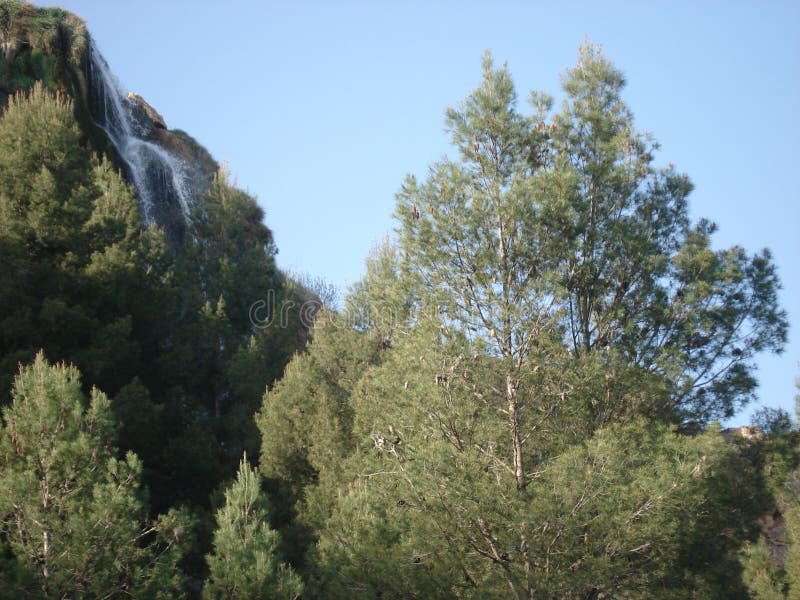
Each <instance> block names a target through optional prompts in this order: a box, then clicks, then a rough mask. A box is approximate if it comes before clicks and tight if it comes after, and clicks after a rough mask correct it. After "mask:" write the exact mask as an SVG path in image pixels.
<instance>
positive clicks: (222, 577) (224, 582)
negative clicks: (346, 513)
mask: <svg viewBox="0 0 800 600" xmlns="http://www.w3.org/2000/svg"><path fill="white" fill-rule="evenodd" d="M268 519H269V510H268V507H267V502H266V499H265V497H264V494H263V492H262V491H261V478H260V477H259V475H258V473H257V471H256V470H255V469H252V468H251V467H250V465H248V463H247V456H246V455H245V456H244V457H243V458H242V461H241V463H240V464H239V472H238V474H237V476H236V481H235V482H234V483H233V484H232V485H231V487H230V488H229V489H228V490H227V491H226V492H225V506H223V507H222V508H220V509H219V510H218V511H217V530H216V531H215V533H214V552H213V554H211V555H209V556H208V557H207V560H208V566H209V570H210V575H209V579H208V581H206V585H205V588H204V590H203V595H204V596H205V597H206V598H220V599H222V598H228V599H231V600H232V599H234V598H237V599H253V600H255V599H256V598H287V599H292V598H298V597H299V596H300V594H301V593H302V591H303V584H302V582H301V581H300V578H299V577H298V576H297V575H295V573H294V572H293V571H292V570H291V568H289V567H286V566H285V565H283V564H281V563H279V562H278V558H277V550H278V543H279V540H278V533H277V532H276V531H273V530H272V529H270V527H269V522H268Z"/></svg>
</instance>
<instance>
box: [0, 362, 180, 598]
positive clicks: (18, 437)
mask: <svg viewBox="0 0 800 600" xmlns="http://www.w3.org/2000/svg"><path fill="white" fill-rule="evenodd" d="M13 395H14V401H13V404H12V405H11V406H10V407H7V408H5V409H4V410H3V420H4V423H3V427H2V429H0V446H2V453H3V455H4V456H5V464H4V465H3V468H2V471H0V515H2V534H3V539H4V540H5V541H6V543H7V544H8V550H9V551H10V553H11V555H12V557H13V558H12V559H10V560H8V561H6V563H5V564H4V565H3V567H4V568H3V570H2V571H0V577H1V578H2V579H3V580H4V583H3V585H2V586H0V587H1V588H2V589H3V594H4V595H5V596H6V597H9V598H11V597H14V598H19V597H26V598H27V597H46V598H63V597H67V596H69V597H76V596H80V597H87V598H112V597H113V598H116V597H125V596H130V595H132V596H134V597H153V598H155V597H162V598H166V597H175V596H177V595H178V594H179V593H180V587H181V584H182V581H181V578H180V575H179V574H178V573H176V571H175V568H176V564H177V561H178V559H179V558H180V555H181V553H182V551H183V550H185V548H183V546H184V545H185V539H181V538H182V533H181V530H183V529H184V528H185V527H186V522H185V517H184V516H181V515H180V514H179V513H170V514H169V515H166V516H165V517H162V518H160V519H158V520H157V521H154V522H147V521H146V514H147V510H146V507H147V501H146V497H145V496H144V495H143V493H142V491H141V488H140V476H141V470H142V466H141V462H140V461H139V459H138V458H137V457H136V455H135V454H133V453H128V455H127V456H126V457H125V458H124V459H117V458H116V457H115V454H116V449H115V448H114V437H115V431H114V430H115V427H114V422H113V416H112V413H111V407H110V402H109V400H108V398H107V397H106V396H105V395H104V394H103V393H102V392H99V391H97V390H96V389H95V390H93V391H92V395H91V399H89V400H87V399H86V397H85V396H84V395H83V393H82V391H81V387H80V381H79V375H78V372H77V370H76V369H75V368H74V367H66V366H64V365H58V366H51V365H50V364H48V363H47V361H46V360H45V359H44V358H43V356H42V355H41V354H39V355H38V356H37V357H36V361H35V362H34V363H33V364H32V365H31V366H30V367H26V368H23V369H22V370H21V371H20V374H19V376H18V377H17V378H16V380H15V383H14V391H13Z"/></svg>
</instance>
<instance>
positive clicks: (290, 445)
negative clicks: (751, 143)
mask: <svg viewBox="0 0 800 600" xmlns="http://www.w3.org/2000/svg"><path fill="white" fill-rule="evenodd" d="M0 49H1V50H2V53H1V54H2V55H1V56H0V259H2V269H0V407H2V419H1V420H0V598H9V599H13V598H123V597H134V598H179V597H187V598H200V597H203V598H215V599H217V598H219V599H222V598H228V599H234V598H236V599H248V598H287V599H292V598H309V599H310V598H364V599H367V598H409V599H411V598H420V599H422V598H476V599H477V598H481V599H483V598H516V599H523V598H526V599H534V598H587V599H588V598H617V597H619V598H749V597H752V598H770V599H771V598H800V541H798V540H800V429H798V427H797V424H796V420H793V419H792V417H791V416H790V415H788V414H787V413H786V412H785V411H782V410H777V409H769V408H767V409H762V410H761V411H759V412H758V413H757V414H756V421H757V422H756V423H754V425H753V426H750V427H745V428H741V429H739V430H721V428H720V426H719V421H720V420H722V419H726V418H729V417H731V416H732V415H734V414H736V413H737V412H738V411H740V410H741V409H742V408H743V407H744V406H746V405H747V404H748V403H749V402H751V401H752V400H753V399H754V397H755V389H756V386H757V380H756V370H755V357H756V356H757V355H758V353H761V352H765V351H766V352H780V351H781V350H782V348H783V345H784V344H785V341H786V336H787V328H788V323H787V317H786V313H785V311H784V310H783V309H782V308H781V307H780V306H779V305H778V301H777V293H778V290H779V289H780V281H779V280H778V277H777V275H776V272H775V267H774V264H773V262H772V259H771V256H770V254H769V252H768V251H767V250H762V251H759V252H755V253H754V252H750V251H748V250H746V249H744V248H741V247H739V246H733V247H731V248H725V249H715V247H714V244H713V243H712V242H713V236H714V233H715V230H716V226H715V225H714V223H713V222H711V221H709V220H699V221H693V220H692V219H691V218H690V216H689V209H688V201H689V196H690V194H691V192H692V183H691V181H690V179H689V178H688V176H687V175H685V174H683V173H681V172H680V171H678V170H677V168H676V167H674V166H672V165H671V164H670V165H669V166H667V167H666V168H661V167H659V166H658V164H657V161H656V153H657V151H658V144H657V143H656V141H655V140H654V139H653V138H652V137H651V136H650V135H649V134H644V133H641V132H639V131H637V130H636V129H635V127H634V121H633V115H632V112H631V110H630V108H629V107H628V106H627V105H626V104H625V102H624V101H623V99H622V96H623V91H624V88H625V79H624V77H623V76H622V74H621V71H620V70H619V69H618V68H617V67H616V66H614V65H613V64H612V63H611V62H610V61H609V60H608V59H607V58H606V57H605V56H604V55H603V53H602V52H601V50H600V49H599V48H597V47H594V46H592V45H590V44H588V43H587V44H586V45H584V46H583V47H582V48H581V49H580V50H579V54H578V60H577V64H576V65H575V67H573V68H571V69H569V70H568V71H567V72H566V73H565V74H564V76H563V79H562V82H563V90H562V92H563V98H564V100H563V102H562V103H561V104H560V105H559V106H556V105H555V102H554V101H553V99H552V97H551V96H549V95H547V94H546V93H543V92H538V91H534V92H531V93H530V95H529V108H526V109H525V110H521V108H520V103H519V102H518V99H517V92H516V89H515V86H514V83H513V80H512V77H511V74H510V72H509V70H508V68H507V67H506V66H502V67H497V66H496V65H495V64H494V62H493V60H492V57H491V55H489V54H488V53H487V55H486V56H485V57H484V60H483V65H482V79H481V83H480V85H479V86H478V87H477V89H475V90H474V91H473V92H472V93H471V94H470V95H469V96H467V98H465V99H464V100H463V101H462V102H460V103H459V104H458V105H457V106H456V107H453V108H448V109H447V111H446V114H445V126H446V130H447V132H448V133H449V135H450V139H451V142H452V147H453V157H450V158H443V159H441V160H440V161H438V162H435V163H434V164H432V165H431V166H430V169H429V171H428V174H427V177H426V179H424V180H418V179H416V178H415V177H412V176H408V177H407V178H406V180H405V181H403V182H398V184H399V191H398V193H397V196H396V210H395V215H394V217H395V223H396V231H395V234H396V235H394V236H393V237H392V238H391V239H390V240H387V241H386V242H385V243H384V244H382V245H380V246H379V247H377V248H376V249H375V250H374V252H373V253H372V254H371V255H370V256H369V257H367V260H366V270H365V275H364V277H363V279H362V280H361V281H359V282H358V283H357V284H355V285H353V286H352V287H351V288H350V289H349V290H348V291H347V294H346V296H345V297H344V298H343V300H342V301H341V302H340V303H338V304H336V305H331V304H330V303H327V304H326V303H325V302H324V300H326V299H327V296H328V294H327V293H326V291H327V290H326V289H324V286H320V285H314V284H311V283H309V282H308V281H297V280H296V279H293V278H292V277H289V276H287V275H286V274H285V273H283V272H282V271H281V270H280V269H279V268H278V266H277V264H276V252H277V249H276V247H275V245H274V243H273V238H272V232H271V231H270V229H269V228H268V227H267V226H266V225H265V224H264V222H263V221H264V215H263V212H262V210H261V209H260V208H259V206H258V204H257V203H256V201H255V199H254V198H253V197H252V196H250V195H249V194H247V193H245V192H243V191H242V190H240V189H238V188H237V187H236V186H235V185H234V184H233V183H232V181H231V178H230V177H229V176H228V174H227V173H226V171H225V169H224V168H220V167H219V166H218V165H217V164H216V163H215V162H214V161H213V159H212V158H211V156H210V155H209V153H208V152H207V151H206V150H205V149H204V148H202V147H201V146H199V144H197V143H196V142H195V141H194V140H193V139H192V138H191V137H190V136H188V135H187V134H186V133H184V132H181V131H177V130H169V129H168V128H167V126H166V124H165V123H164V121H163V119H161V117H160V116H159V115H158V113H157V112H156V111H155V109H153V108H152V107H150V106H149V105H148V104H147V103H146V102H145V101H144V100H143V99H141V98H140V97H138V96H129V97H128V98H123V99H121V100H119V99H117V98H116V97H113V96H112V95H111V92H112V91H113V90H111V91H109V90H110V88H108V87H105V88H101V87H99V86H100V83H102V82H101V78H100V75H99V74H98V73H100V71H102V69H101V67H103V63H100V62H99V60H100V59H98V58H97V57H96V56H93V55H92V53H93V52H95V51H94V50H93V47H92V42H91V37H90V35H89V33H88V32H87V30H86V26H85V24H84V23H83V22H82V21H81V20H80V19H79V18H78V17H76V16H74V15H72V14H70V13H67V12H66V11H62V10H59V9H41V8H36V7H34V6H32V5H29V4H26V3H23V2H19V1H16V0H0ZM112 101H113V102H116V104H115V106H111V104H110V103H111V102H112ZM120 106H122V107H123V108H124V109H125V110H126V111H128V112H126V113H125V114H126V115H127V114H128V113H130V115H131V116H129V117H126V118H129V119H130V122H128V121H125V122H124V123H122V122H121V121H120V117H118V116H116V117H114V119H116V121H113V120H112V118H111V116H109V115H110V114H111V113H110V112H109V110H110V109H109V107H111V108H115V110H117V111H119V107H120ZM115 114H117V113H115ZM120 114H121V113H120ZM131 123H132V124H133V127H131V126H130V124H131ZM122 125H125V127H122ZM123 135H125V136H128V137H129V139H127V141H126V139H122V136H123ZM134 136H138V137H134ZM134 142H135V145H134ZM142 149H144V150H142ZM134 150H136V152H140V151H147V152H149V154H148V156H149V158H148V161H149V162H146V163H145V162H142V163H137V162H135V161H136V160H138V159H137V156H142V155H141V154H135V153H134ZM156 159H158V160H156ZM158 161H161V162H158ZM164 161H166V162H164ZM140 164H145V165H146V167H147V168H139V166H140ZM154 165H155V166H154ZM158 165H162V166H161V167H158ZM164 165H166V166H164ZM170 165H172V167H174V168H176V169H178V168H180V169H188V170H190V174H191V177H189V179H191V180H192V181H193V182H194V183H193V186H194V187H190V188H187V189H188V192H187V191H186V190H184V189H183V188H182V187H181V185H180V178H179V177H178V176H177V175H175V176H174V177H173V178H172V179H170V178H169V177H166V176H165V175H164V173H165V172H164V171H163V170H162V171H158V170H157V169H156V167H158V168H162V169H165V168H167V167H170ZM175 165H179V166H180V167H176V166H175ZM172 167H170V168H172ZM137 169H138V170H137ZM154 169H156V170H154ZM176 173H177V171H176ZM154 182H155V183H154ZM151 184H153V185H151ZM155 184H158V185H155ZM145 186H149V187H147V189H145ZM187 194H188V197H190V198H191V202H190V203H188V204H187V203H185V202H184V203H183V204H181V202H182V201H183V199H184V196H185V195H187ZM153 199H155V203H154V204H152V203H150V202H151V201H153ZM270 201H274V202H279V201H280V199H279V198H276V199H270Z"/></svg>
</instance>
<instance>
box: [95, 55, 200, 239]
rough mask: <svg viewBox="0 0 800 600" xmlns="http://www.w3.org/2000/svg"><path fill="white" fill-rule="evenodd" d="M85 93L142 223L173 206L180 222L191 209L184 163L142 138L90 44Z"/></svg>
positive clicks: (119, 90)
mask: <svg viewBox="0 0 800 600" xmlns="http://www.w3.org/2000/svg"><path fill="white" fill-rule="evenodd" d="M88 70H89V73H88V76H89V94H90V96H91V98H90V101H91V103H92V108H93V112H94V115H93V116H94V119H95V121H96V122H97V124H98V125H99V126H100V127H101V128H102V129H103V130H104V131H105V132H106V134H107V135H108V137H109V139H110V140H111V143H112V144H113V145H114V148H115V149H116V150H117V153H118V154H119V156H120V157H121V158H122V160H124V161H125V164H126V166H127V168H128V173H129V175H130V178H131V180H132V183H133V185H134V186H135V187H136V191H137V193H138V196H139V202H140V205H141V209H142V216H143V218H144V222H145V224H147V225H149V224H150V223H153V222H155V221H156V214H158V213H159V212H160V211H159V208H161V210H164V209H166V208H167V207H168V206H169V205H170V204H174V203H177V205H178V206H179V207H180V211H181V213H182V214H183V218H184V222H185V221H186V220H187V219H188V217H189V211H190V210H191V207H192V186H191V184H190V182H191V178H190V176H189V170H188V168H187V165H186V163H185V162H184V161H183V160H181V159H180V158H179V157H177V156H175V155H174V154H172V153H171V152H169V151H168V150H166V149H165V148H163V147H162V146H160V145H158V144H156V143H154V142H152V141H150V140H147V139H145V138H144V137H142V136H143V135H144V134H145V132H144V130H143V127H142V125H141V124H140V123H139V121H138V119H137V118H136V116H135V115H134V113H133V108H134V103H133V102H132V101H131V100H130V99H129V98H128V97H127V95H126V94H125V93H124V92H123V91H122V88H121V87H120V85H119V82H118V81H117V79H116V77H114V75H113V74H112V73H111V70H110V69H109V68H108V63H106V61H105V59H104V58H103V56H102V55H101V54H100V52H99V51H98V50H97V48H96V47H95V45H94V42H92V41H90V42H89V64H88Z"/></svg>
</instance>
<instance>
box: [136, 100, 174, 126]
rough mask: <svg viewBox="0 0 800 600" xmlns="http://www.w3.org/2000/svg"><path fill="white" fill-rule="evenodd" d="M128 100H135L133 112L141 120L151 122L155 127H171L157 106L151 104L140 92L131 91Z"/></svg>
mask: <svg viewBox="0 0 800 600" xmlns="http://www.w3.org/2000/svg"><path fill="white" fill-rule="evenodd" d="M128 100H130V101H131V102H133V104H134V109H133V112H134V114H135V115H136V116H137V118H139V119H140V120H141V121H143V122H149V123H150V124H152V126H153V127H155V128H158V129H169V128H168V127H167V124H166V122H165V121H164V117H162V116H161V115H160V114H159V113H158V111H157V110H156V109H155V108H153V107H152V106H150V105H149V104H148V103H147V102H146V101H145V99H144V98H142V97H141V96H140V95H139V94H137V93H135V92H129V93H128Z"/></svg>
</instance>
